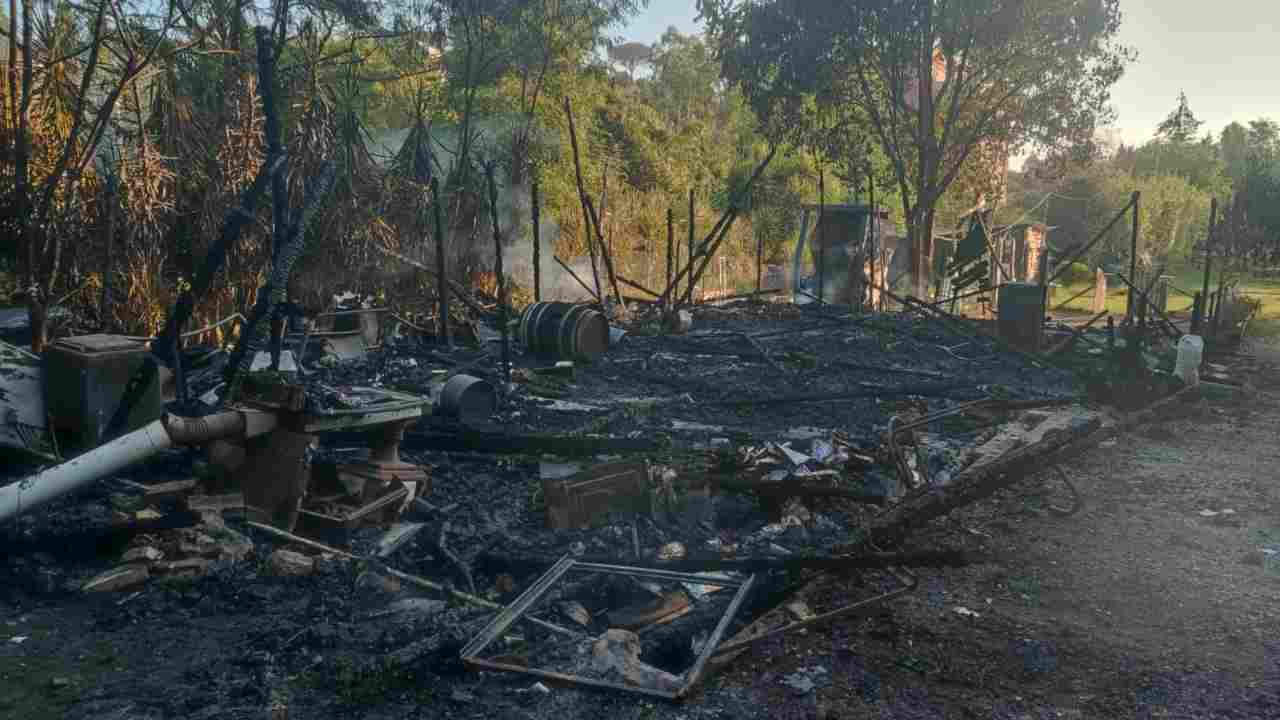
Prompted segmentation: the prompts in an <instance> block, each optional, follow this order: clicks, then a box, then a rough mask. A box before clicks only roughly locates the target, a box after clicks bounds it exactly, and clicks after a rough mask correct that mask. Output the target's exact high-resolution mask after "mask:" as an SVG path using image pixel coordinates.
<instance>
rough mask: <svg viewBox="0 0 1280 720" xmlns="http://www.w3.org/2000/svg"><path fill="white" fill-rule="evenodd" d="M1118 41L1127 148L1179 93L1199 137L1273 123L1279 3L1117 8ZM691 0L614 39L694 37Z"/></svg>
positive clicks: (655, 4) (657, 5)
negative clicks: (1123, 60)
mask: <svg viewBox="0 0 1280 720" xmlns="http://www.w3.org/2000/svg"><path fill="white" fill-rule="evenodd" d="M1120 7H1121V10H1122V12H1123V13H1124V21H1123V22H1122V24H1121V29H1120V39H1121V42H1122V43H1124V44H1125V45H1128V46H1130V47H1132V48H1134V49H1136V50H1137V52H1138V57H1137V60H1136V61H1135V62H1133V63H1132V64H1131V65H1130V66H1129V67H1128V69H1127V70H1126V71H1125V75H1124V77H1123V78H1121V79H1120V82H1119V83H1117V84H1116V86H1115V88H1114V89H1113V91H1112V106H1113V107H1114V108H1115V110H1116V116H1117V117H1116V123H1115V124H1116V128H1117V129H1118V132H1119V135H1120V137H1121V138H1122V139H1123V140H1124V141H1125V142H1126V143H1129V144H1138V143H1142V142H1145V141H1147V140H1149V139H1151V136H1152V135H1153V134H1154V132H1155V128H1156V125H1158V124H1159V123H1160V121H1161V120H1163V119H1164V118H1165V116H1167V115H1168V114H1169V113H1170V112H1171V111H1172V110H1173V109H1174V107H1175V106H1176V105H1177V102H1178V93H1179V92H1180V91H1185V92H1186V93H1187V99H1188V100H1190V102H1191V109H1192V111H1194V112H1195V114H1196V116H1197V117H1198V118H1200V119H1201V120H1204V121H1205V125H1204V129H1205V130H1208V131H1212V132H1213V133H1215V134H1217V133H1219V132H1221V131H1222V128H1223V127H1224V126H1226V125H1227V124H1228V123H1230V122H1231V121H1233V120H1238V121H1240V122H1241V123H1245V122H1248V121H1249V120H1255V119H1257V118H1259V117H1270V118H1273V119H1276V120H1280V0H1213V1H1212V2H1202V1H1201V2H1193V1H1192V0H1121V4H1120ZM696 15H697V9H696V5H695V3H694V2H692V0H650V1H649V8H648V9H647V10H646V11H645V12H644V13H643V14H641V15H640V16H639V17H638V18H636V20H634V21H633V22H632V23H631V24H630V25H628V26H627V27H626V28H625V29H623V30H622V31H621V33H620V34H621V35H622V36H623V37H625V38H626V39H628V40H635V41H638V42H643V43H652V42H654V41H656V40H657V39H658V38H659V37H660V36H661V35H662V33H663V32H665V31H666V29H667V26H669V25H675V26H676V28H678V29H679V30H680V31H681V32H684V33H692V32H700V31H701V30H702V28H701V26H700V25H699V24H698V23H696V22H695V21H694V17H695V16H696Z"/></svg>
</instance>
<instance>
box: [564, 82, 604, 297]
mask: <svg viewBox="0 0 1280 720" xmlns="http://www.w3.org/2000/svg"><path fill="white" fill-rule="evenodd" d="M564 114H565V116H566V117H567V118H568V119H569V144H570V146H571V147H572V148H573V172H574V176H575V178H576V180H577V182H578V202H579V203H580V204H581V205H582V227H583V231H584V232H585V233H586V234H587V255H588V256H589V257H590V258H591V279H592V280H593V281H594V283H595V288H596V293H595V294H596V297H597V298H600V299H601V300H603V299H604V293H602V292H601V291H600V268H599V266H598V265H597V264H596V245H595V236H594V235H593V233H592V230H593V223H592V217H591V211H590V209H588V207H587V186H586V184H585V183H584V182H583V180H582V160H581V158H580V157H579V156H578V130H577V127H576V126H575V125H574V123H573V107H572V106H571V105H570V104H569V98H568V97H567V96H566V97H565V98H564Z"/></svg>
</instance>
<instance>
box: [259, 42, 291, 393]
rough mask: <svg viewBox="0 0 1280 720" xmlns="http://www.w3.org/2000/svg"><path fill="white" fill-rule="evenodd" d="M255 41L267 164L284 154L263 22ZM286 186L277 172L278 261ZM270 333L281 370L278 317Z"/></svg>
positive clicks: (274, 244) (274, 221)
mask: <svg viewBox="0 0 1280 720" xmlns="http://www.w3.org/2000/svg"><path fill="white" fill-rule="evenodd" d="M254 40H255V41H256V42H257V46H258V88H259V92H260V93H261V95H262V114H263V117H264V120H263V133H264V134H265V135H266V141H267V163H268V164H270V163H272V162H274V161H275V160H276V158H279V157H283V156H284V143H283V141H282V140H281V137H282V131H281V129H280V102H279V98H278V97H277V96H276V90H277V88H276V58H277V54H276V52H275V43H274V42H273V41H272V37H271V30H270V29H268V28H267V27H265V26H263V25H259V26H258V27H256V28H254ZM288 226H289V186H288V183H287V179H286V177H285V173H283V172H279V173H276V174H274V175H272V176H271V261H272V263H275V262H278V261H279V258H280V252H281V250H282V249H283V248H284V244H285V242H286V238H287V237H288V235H289V227H288ZM262 291H263V292H267V293H270V292H272V289H271V288H269V287H268V288H263V290H262ZM270 327H271V335H270V341H269V346H268V348H269V350H270V351H271V369H272V370H279V369H280V354H281V347H282V345H283V342H284V322H283V320H282V319H281V318H280V317H278V316H273V317H272V318H271V319H270Z"/></svg>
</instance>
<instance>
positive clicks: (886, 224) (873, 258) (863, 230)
mask: <svg viewBox="0 0 1280 720" xmlns="http://www.w3.org/2000/svg"><path fill="white" fill-rule="evenodd" d="M873 220H874V221H873ZM893 233H894V226H893V221H892V219H891V218H890V215H889V211H888V210H886V209H884V208H875V209H873V208H872V206H870V205H853V204H829V205H819V204H815V203H811V204H805V205H801V216H800V241H799V243H798V244H797V245H796V252H795V255H794V256H793V258H792V287H794V288H799V287H800V279H801V278H800V276H801V271H802V266H803V259H804V257H805V254H806V252H807V253H808V255H809V258H810V259H811V260H812V261H813V267H814V272H815V274H817V275H821V278H822V281H821V285H822V299H823V300H825V301H826V302H829V303H839V304H845V305H849V304H856V303H858V302H860V301H862V300H864V299H869V300H870V301H871V302H873V303H874V302H876V300H877V299H878V295H879V292H878V291H876V290H875V289H874V288H872V292H871V294H870V297H869V298H868V296H867V293H866V290H867V280H868V278H872V279H873V280H874V284H876V285H881V286H883V284H884V282H885V277H886V276H887V272H886V270H887V269H888V267H889V266H890V265H891V263H892V262H893V254H894V249H895V247H896V243H895V242H894V241H893V236H894V235H893ZM859 268H861V271H859ZM815 290H816V288H815Z"/></svg>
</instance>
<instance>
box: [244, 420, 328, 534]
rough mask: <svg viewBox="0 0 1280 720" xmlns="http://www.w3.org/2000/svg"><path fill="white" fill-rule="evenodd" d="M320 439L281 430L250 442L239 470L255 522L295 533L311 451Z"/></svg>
mask: <svg viewBox="0 0 1280 720" xmlns="http://www.w3.org/2000/svg"><path fill="white" fill-rule="evenodd" d="M316 440H317V438H316V436H315V435H311V434H309V433H298V432H292V431H290V430H286V429H284V428H277V429H276V430H275V431H274V432H272V433H271V434H270V435H267V436H266V437H263V438H255V439H253V440H250V441H249V444H248V446H247V448H246V453H245V460H244V464H243V465H241V466H240V467H239V469H237V470H236V473H235V474H236V476H237V477H238V480H239V486H240V488H241V489H242V491H243V492H244V502H245V506H246V510H247V513H248V516H249V518H250V519H251V520H257V521H259V522H263V523H268V524H271V525H275V526H276V527H278V528H281V529H283V530H292V529H293V527H294V525H295V524H296V523H297V521H298V508H299V505H300V503H301V502H302V498H303V497H304V496H305V495H306V493H307V486H308V484H309V482H310V479H311V463H310V462H309V460H308V458H307V454H308V450H309V449H310V448H311V447H312V446H313V445H314V444H315V442H316Z"/></svg>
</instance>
